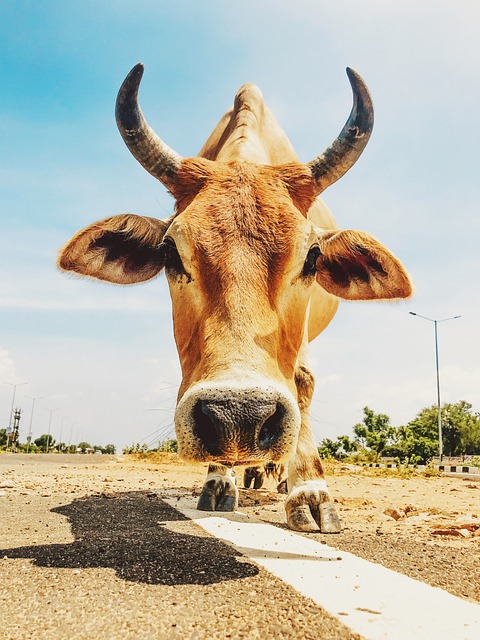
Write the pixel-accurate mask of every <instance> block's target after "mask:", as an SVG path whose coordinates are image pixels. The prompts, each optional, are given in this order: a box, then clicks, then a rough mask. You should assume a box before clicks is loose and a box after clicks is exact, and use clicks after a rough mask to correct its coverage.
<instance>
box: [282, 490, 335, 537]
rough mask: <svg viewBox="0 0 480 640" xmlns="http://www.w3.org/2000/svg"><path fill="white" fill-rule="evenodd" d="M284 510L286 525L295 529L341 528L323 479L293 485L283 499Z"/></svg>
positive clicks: (327, 530) (315, 530)
mask: <svg viewBox="0 0 480 640" xmlns="http://www.w3.org/2000/svg"><path fill="white" fill-rule="evenodd" d="M285 511H286V513H287V523H288V526H289V527H290V529H294V530H295V531H304V532H318V531H321V532H322V533H339V532H340V531H341V528H342V526H341V524H340V518H339V517H338V514H337V511H336V509H335V505H334V503H333V500H332V497H331V495H330V494H329V493H328V490H327V488H326V484H325V481H323V480H322V481H320V480H319V481H313V480H312V481H310V482H306V483H305V484H304V485H300V486H298V487H295V488H294V489H293V490H292V492H291V493H290V495H289V496H288V498H287V499H286V501H285Z"/></svg>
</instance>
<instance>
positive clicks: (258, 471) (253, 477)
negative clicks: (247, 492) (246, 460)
mask: <svg viewBox="0 0 480 640" xmlns="http://www.w3.org/2000/svg"><path fill="white" fill-rule="evenodd" d="M264 481H265V471H264V469H263V467H247V468H246V469H245V472H244V474H243V486H244V487H245V489H250V486H251V484H252V482H253V488H254V489H261V488H262V487H263V483H264Z"/></svg>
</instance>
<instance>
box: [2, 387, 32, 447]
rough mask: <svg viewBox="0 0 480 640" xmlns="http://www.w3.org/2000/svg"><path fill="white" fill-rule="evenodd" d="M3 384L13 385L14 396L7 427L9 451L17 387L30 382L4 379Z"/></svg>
mask: <svg viewBox="0 0 480 640" xmlns="http://www.w3.org/2000/svg"><path fill="white" fill-rule="evenodd" d="M2 382H3V384H8V385H10V386H11V387H13V398H12V407H11V409H10V418H9V420H8V429H7V451H8V440H9V438H10V436H11V434H12V420H13V406H14V404H15V394H16V392H17V387H21V386H22V384H28V382H17V383H15V384H14V383H13V382H5V380H2Z"/></svg>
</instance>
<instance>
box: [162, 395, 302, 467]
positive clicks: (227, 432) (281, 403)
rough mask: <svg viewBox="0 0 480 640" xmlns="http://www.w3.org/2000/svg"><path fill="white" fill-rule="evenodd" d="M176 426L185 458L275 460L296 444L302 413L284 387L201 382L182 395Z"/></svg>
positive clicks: (204, 459) (241, 460)
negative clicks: (230, 385)
mask: <svg viewBox="0 0 480 640" xmlns="http://www.w3.org/2000/svg"><path fill="white" fill-rule="evenodd" d="M175 426H176V430H177V438H178V443H179V452H180V455H182V457H184V458H186V459H189V460H197V461H200V460H202V461H209V460H216V461H219V462H225V463H229V464H247V463H248V464H250V463H259V462H267V461H275V462H278V461H280V460H282V459H284V458H286V457H288V456H289V455H290V454H291V453H292V451H293V449H294V447H295V446H296V442H297V438H298V431H299V427H300V412H299V409H298V405H297V403H296V401H295V398H294V397H293V396H292V395H291V394H290V392H289V391H288V390H287V389H275V388H273V387H271V386H269V387H268V388H259V387H258V386H256V387H249V388H231V387H225V386H223V385H221V386H219V385H210V384H209V385H205V384H204V385H197V386H195V387H194V388H192V389H190V390H189V391H188V392H187V393H186V394H185V395H184V396H183V397H182V399H181V400H180V402H179V404H178V407H177V411H176V414H175Z"/></svg>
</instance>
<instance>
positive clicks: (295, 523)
mask: <svg viewBox="0 0 480 640" xmlns="http://www.w3.org/2000/svg"><path fill="white" fill-rule="evenodd" d="M295 380H296V383H297V389H298V404H299V407H300V412H301V415H302V423H301V427H300V433H299V438H298V444H297V449H296V452H295V455H294V456H293V458H292V459H291V460H290V462H289V464H288V480H287V487H288V496H287V499H286V501H285V511H286V514H287V523H288V526H289V527H290V528H291V529H294V530H296V531H318V530H320V531H321V532H322V533H338V532H339V531H340V529H341V525H340V519H339V517H338V515H337V512H336V509H335V505H334V503H333V499H332V496H331V495H330V492H329V491H328V488H327V483H326V481H325V474H324V472H323V466H322V461H321V460H320V456H319V455H318V450H317V446H316V444H315V440H314V438H313V434H312V430H311V428H310V425H309V424H308V408H309V406H310V402H311V399H312V395H313V389H314V380H313V376H312V374H311V373H310V371H308V369H306V368H305V367H303V366H301V367H299V368H298V369H297V372H296V374H295Z"/></svg>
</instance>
